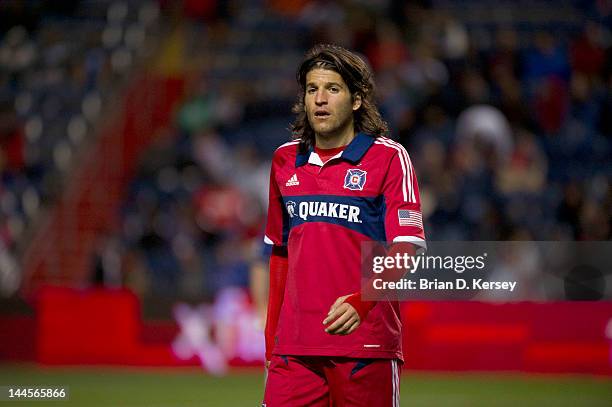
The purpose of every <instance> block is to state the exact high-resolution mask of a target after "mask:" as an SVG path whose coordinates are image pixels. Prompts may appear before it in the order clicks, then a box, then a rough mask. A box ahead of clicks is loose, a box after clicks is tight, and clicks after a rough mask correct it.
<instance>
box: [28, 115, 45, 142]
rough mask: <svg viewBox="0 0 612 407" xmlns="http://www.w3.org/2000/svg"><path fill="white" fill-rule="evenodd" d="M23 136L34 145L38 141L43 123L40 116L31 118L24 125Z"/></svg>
mask: <svg viewBox="0 0 612 407" xmlns="http://www.w3.org/2000/svg"><path fill="white" fill-rule="evenodd" d="M24 130H25V136H26V139H27V140H28V141H29V142H30V143H35V142H37V141H38V140H39V139H40V136H41V134H42V130H43V123H42V120H41V119H40V116H32V117H30V118H29V119H28V120H27V121H26V123H25V127H24Z"/></svg>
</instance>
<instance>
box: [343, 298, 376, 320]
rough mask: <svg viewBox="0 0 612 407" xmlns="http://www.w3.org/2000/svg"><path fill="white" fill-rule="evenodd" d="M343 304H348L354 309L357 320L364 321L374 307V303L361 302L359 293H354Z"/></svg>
mask: <svg viewBox="0 0 612 407" xmlns="http://www.w3.org/2000/svg"><path fill="white" fill-rule="evenodd" d="M344 302H346V303H348V304H350V305H352V306H353V308H355V311H357V314H359V319H360V320H361V321H364V320H365V319H366V317H367V316H368V313H369V312H370V311H371V310H372V308H374V306H375V305H376V301H363V300H362V299H361V293H360V292H356V293H354V294H351V295H349V296H348V297H347V298H346V300H344Z"/></svg>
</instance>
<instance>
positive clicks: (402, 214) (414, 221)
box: [397, 209, 423, 229]
mask: <svg viewBox="0 0 612 407" xmlns="http://www.w3.org/2000/svg"><path fill="white" fill-rule="evenodd" d="M397 218H398V220H399V225H400V226H414V227H417V228H419V229H423V215H421V212H419V211H411V210H409V209H398V211H397Z"/></svg>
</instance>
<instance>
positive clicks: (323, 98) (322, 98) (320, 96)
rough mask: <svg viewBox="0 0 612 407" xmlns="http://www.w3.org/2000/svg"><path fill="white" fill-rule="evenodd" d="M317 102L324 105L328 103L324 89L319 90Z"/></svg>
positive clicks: (316, 97)
mask: <svg viewBox="0 0 612 407" xmlns="http://www.w3.org/2000/svg"><path fill="white" fill-rule="evenodd" d="M315 103H316V104H317V105H323V104H326V103H327V95H326V94H325V92H324V91H317V94H316V96H315Z"/></svg>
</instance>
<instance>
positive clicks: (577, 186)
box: [0, 0, 612, 406]
mask: <svg viewBox="0 0 612 407" xmlns="http://www.w3.org/2000/svg"><path fill="white" fill-rule="evenodd" d="M611 27H612V4H611V3H610V2H609V1H605V0H592V1H589V0H559V1H540V0H537V1H522V0H519V1H506V0H500V1H496V2H494V3H492V2H487V1H482V0H467V1H456V0H431V1H417V2H404V1H396V0H376V1H361V0H344V1H337V2H334V1H306V0H291V1H282V0H267V1H266V0H235V1H222V0H217V1H215V0H200V1H198V0H183V1H171V0H159V1H145V0H125V1H108V0H81V1H79V0H66V1H60V2H52V1H48V2H45V1H38V0H23V1H17V0H5V1H1V2H0V171H1V174H2V178H1V180H0V182H1V183H0V363H1V364H0V386H2V385H28V386H40V385H59V386H62V385H63V386H69V387H70V392H71V396H70V397H71V400H70V401H69V402H66V403H64V404H66V405H83V406H192V405H193V406H195V405H199V406H253V405H258V401H259V400H260V398H261V393H262V389H263V381H264V377H263V370H262V368H261V366H262V363H263V361H262V357H263V337H262V333H261V316H262V312H263V311H262V301H261V298H262V295H263V294H262V286H265V281H264V280H262V276H263V277H264V278H265V262H264V261H263V259H262V255H261V232H262V227H263V223H264V220H265V219H264V217H265V208H266V199H267V182H268V179H267V178H268V169H269V164H270V158H271V154H272V151H273V150H274V149H275V147H276V146H278V145H279V144H280V143H282V142H284V141H286V140H287V139H288V138H289V137H290V133H289V131H288V130H287V129H288V126H289V123H290V122H291V120H292V116H291V113H290V108H291V105H292V103H293V101H294V99H295V95H296V92H297V88H296V85H295V83H294V82H295V81H294V70H295V68H296V66H297V64H298V63H299V61H300V59H301V56H302V55H303V53H304V52H305V51H306V50H307V49H308V48H309V47H310V46H311V45H312V44H314V43H317V42H333V43H338V44H341V45H344V46H347V47H349V48H352V49H355V50H357V51H359V52H361V53H362V54H363V55H365V56H366V57H367V58H368V60H369V61H370V63H371V65H372V67H373V69H374V71H375V73H376V79H377V83H378V95H379V100H380V105H381V107H382V111H383V115H384V117H385V119H386V120H387V121H388V122H389V124H390V127H391V129H392V130H393V135H392V136H393V137H394V138H396V139H398V140H399V141H400V142H401V143H402V144H403V145H404V146H405V147H406V148H407V149H408V151H409V152H410V154H411V157H412V160H413V162H414V165H415V167H416V168H417V173H418V175H419V183H420V188H421V195H422V200H423V211H424V217H425V223H426V231H427V235H428V238H429V239H431V240H490V241H495V240H576V241H608V240H610V238H611V236H612V222H611V219H612V216H611V214H612V188H611V187H610V176H611V175H612V32H611ZM528 263H529V262H528V261H525V262H523V263H519V264H517V265H516V269H515V270H514V272H516V273H521V272H523V273H527V274H529V273H530V272H533V271H534V270H532V269H533V267H534V266H533V264H528ZM611 266H612V265H611ZM608 271H609V270H608ZM536 272H537V271H536ZM596 294H597V293H595V294H593V293H591V294H589V293H587V296H586V299H598V297H597V295H596ZM589 295H590V296H589ZM580 298H583V299H584V297H580ZM570 299H574V298H571V296H563V295H560V296H559V297H558V298H556V301H554V302H547V303H538V302H522V303H501V302H499V303H479V302H469V303H468V302H464V303H453V302H411V303H406V304H405V306H404V308H405V309H404V311H405V312H404V323H405V327H406V335H405V338H404V344H405V355H406V369H405V372H404V378H403V382H402V386H403V394H402V402H403V404H402V405H406V406H408V405H411V406H439V405H444V406H510V405H512V406H514V405H517V404H519V403H521V404H522V405H524V406H541V405H543V404H546V403H554V404H555V405H557V406H609V405H612V380H610V377H611V375H612V350H611V349H612V303H611V302H610V301H582V302H570V301H568V300H570ZM49 403H51V404H56V405H63V404H62V403H61V402H55V401H53V402H51V401H49ZM19 405H27V402H22V404H19Z"/></svg>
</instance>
